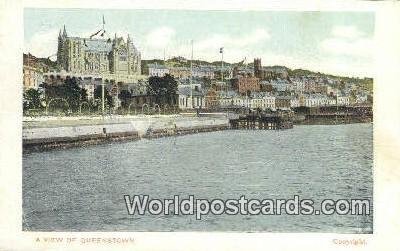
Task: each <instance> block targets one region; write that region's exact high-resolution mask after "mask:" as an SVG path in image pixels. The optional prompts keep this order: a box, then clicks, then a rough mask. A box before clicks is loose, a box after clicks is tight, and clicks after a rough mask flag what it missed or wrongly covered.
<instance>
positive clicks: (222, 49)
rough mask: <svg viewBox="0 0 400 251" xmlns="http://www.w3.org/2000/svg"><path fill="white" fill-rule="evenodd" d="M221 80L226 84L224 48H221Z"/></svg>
mask: <svg viewBox="0 0 400 251" xmlns="http://www.w3.org/2000/svg"><path fill="white" fill-rule="evenodd" d="M221 79H222V82H224V47H222V48H221Z"/></svg>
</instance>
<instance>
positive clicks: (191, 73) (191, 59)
mask: <svg viewBox="0 0 400 251" xmlns="http://www.w3.org/2000/svg"><path fill="white" fill-rule="evenodd" d="M190 42H191V45H192V54H191V57H190V100H191V102H192V108H193V88H192V81H193V39H192V40H190Z"/></svg>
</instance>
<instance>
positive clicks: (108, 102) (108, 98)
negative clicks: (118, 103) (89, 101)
mask: <svg viewBox="0 0 400 251" xmlns="http://www.w3.org/2000/svg"><path fill="white" fill-rule="evenodd" d="M101 89H102V87H101V86H100V85H99V86H97V87H96V89H95V90H94V98H95V99H100V100H101ZM104 99H105V100H104V103H105V104H106V105H107V106H108V107H113V100H112V97H111V95H110V93H109V92H108V90H107V88H106V87H104Z"/></svg>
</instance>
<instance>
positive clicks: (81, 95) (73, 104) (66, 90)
mask: <svg viewBox="0 0 400 251" xmlns="http://www.w3.org/2000/svg"><path fill="white" fill-rule="evenodd" d="M42 87H43V88H44V89H45V93H46V103H49V102H50V100H52V99H64V100H66V101H67V102H68V105H69V108H70V109H71V110H73V111H78V110H79V106H80V104H81V103H82V102H84V101H87V93H86V90H85V89H83V88H81V87H80V86H79V84H78V81H77V79H76V78H75V77H73V78H69V77H67V78H66V79H65V81H64V83H62V84H61V85H60V84H59V85H49V84H46V83H45V84H43V85H42ZM52 106H54V107H58V108H64V109H65V106H66V104H65V103H64V102H52Z"/></svg>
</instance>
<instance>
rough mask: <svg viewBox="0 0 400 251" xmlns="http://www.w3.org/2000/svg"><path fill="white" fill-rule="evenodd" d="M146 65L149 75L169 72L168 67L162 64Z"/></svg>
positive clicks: (160, 74) (155, 75) (163, 74)
mask: <svg viewBox="0 0 400 251" xmlns="http://www.w3.org/2000/svg"><path fill="white" fill-rule="evenodd" d="M148 67H149V76H150V77H164V76H165V75H166V74H169V69H168V68H167V67H165V66H164V65H159V64H149V65H148Z"/></svg>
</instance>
